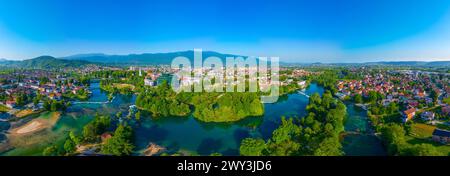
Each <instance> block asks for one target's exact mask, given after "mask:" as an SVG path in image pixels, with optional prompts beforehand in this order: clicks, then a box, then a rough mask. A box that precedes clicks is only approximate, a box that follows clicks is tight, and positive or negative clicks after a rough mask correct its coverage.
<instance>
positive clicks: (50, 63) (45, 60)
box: [0, 50, 450, 69]
mask: <svg viewBox="0 0 450 176" xmlns="http://www.w3.org/2000/svg"><path fill="white" fill-rule="evenodd" d="M179 56H183V57H187V58H188V59H189V60H190V61H191V63H193V58H194V51H192V50H189V51H180V52H169V53H144V54H129V55H107V54H102V53H92V54H78V55H72V56H67V57H61V58H55V57H52V56H40V57H37V58H33V59H27V60H23V61H14V60H6V59H0V65H3V66H13V67H21V68H39V69H48V68H64V67H82V66H86V65H89V64H97V65H120V66H126V65H170V64H171V62H172V59H174V58H175V57H179ZM211 56H215V57H218V58H220V59H221V60H222V62H223V63H226V62H225V59H226V58H227V57H237V56H241V55H234V54H222V53H218V52H214V51H203V52H202V57H203V59H205V58H208V57H211ZM243 57H245V56H243ZM280 65H286V66H288V65H292V66H294V65H302V66H308V65H312V66H348V65H354V66H372V65H380V66H416V67H450V61H432V62H421V61H381V62H366V63H280Z"/></svg>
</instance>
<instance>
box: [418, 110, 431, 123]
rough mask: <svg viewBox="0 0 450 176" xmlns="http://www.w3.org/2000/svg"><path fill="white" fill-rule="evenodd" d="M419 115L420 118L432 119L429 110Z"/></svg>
mask: <svg viewBox="0 0 450 176" xmlns="http://www.w3.org/2000/svg"><path fill="white" fill-rule="evenodd" d="M420 117H421V118H422V120H425V121H432V120H434V113H433V112H430V111H425V112H423V113H422V114H421V115H420Z"/></svg>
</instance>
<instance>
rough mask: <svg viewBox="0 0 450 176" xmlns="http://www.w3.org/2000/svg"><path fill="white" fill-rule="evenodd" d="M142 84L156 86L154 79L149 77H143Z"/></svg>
mask: <svg viewBox="0 0 450 176" xmlns="http://www.w3.org/2000/svg"><path fill="white" fill-rule="evenodd" d="M144 85H146V86H156V81H153V80H151V79H148V78H145V79H144Z"/></svg>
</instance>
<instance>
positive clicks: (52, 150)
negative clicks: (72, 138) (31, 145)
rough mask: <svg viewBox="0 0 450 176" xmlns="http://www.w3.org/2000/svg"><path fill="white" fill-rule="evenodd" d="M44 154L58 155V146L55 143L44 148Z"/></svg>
mask: <svg viewBox="0 0 450 176" xmlns="http://www.w3.org/2000/svg"><path fill="white" fill-rule="evenodd" d="M42 155H44V156H57V155H58V148H57V147H56V146H55V145H52V146H49V147H47V148H45V149H44V151H43V152H42Z"/></svg>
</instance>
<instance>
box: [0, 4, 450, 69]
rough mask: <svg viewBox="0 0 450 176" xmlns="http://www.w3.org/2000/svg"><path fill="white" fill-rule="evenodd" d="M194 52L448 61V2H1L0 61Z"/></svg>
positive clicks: (303, 58) (308, 59)
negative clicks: (101, 54)
mask: <svg viewBox="0 0 450 176" xmlns="http://www.w3.org/2000/svg"><path fill="white" fill-rule="evenodd" d="M194 48H201V49H203V50H214V51H218V52H224V53H232V54H243V55H252V56H278V57H280V58H281V60H282V61H287V62H365V61H377V60H426V61H429V60H450V1H447V0H339V1H338V0H309V1H306V0H292V1H287V0H259V1H257V0H247V1H243V0H193V1H182V0H146V1H144V0H0V58H11V59H27V58H32V57H36V56H39V55H53V56H57V57H60V56H68V55H73V54H80V53H106V54H128V53H144V52H169V51H178V50H191V49H194Z"/></svg>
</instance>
